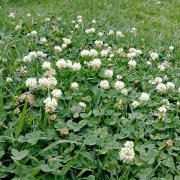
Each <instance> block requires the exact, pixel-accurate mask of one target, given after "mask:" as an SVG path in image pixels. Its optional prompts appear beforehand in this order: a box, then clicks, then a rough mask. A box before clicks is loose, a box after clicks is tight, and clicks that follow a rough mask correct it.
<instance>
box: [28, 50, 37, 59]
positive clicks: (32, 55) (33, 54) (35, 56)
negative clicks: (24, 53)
mask: <svg viewBox="0 0 180 180" xmlns="http://www.w3.org/2000/svg"><path fill="white" fill-rule="evenodd" d="M28 56H29V57H30V58H31V59H36V58H37V57H38V55H37V53H36V52H35V51H32V52H30V53H29V55H28Z"/></svg>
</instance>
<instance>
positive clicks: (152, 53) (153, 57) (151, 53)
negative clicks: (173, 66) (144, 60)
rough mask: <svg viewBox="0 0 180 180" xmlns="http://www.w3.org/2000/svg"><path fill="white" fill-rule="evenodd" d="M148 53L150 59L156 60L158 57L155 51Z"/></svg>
mask: <svg viewBox="0 0 180 180" xmlns="http://www.w3.org/2000/svg"><path fill="white" fill-rule="evenodd" d="M149 54H150V57H151V59H152V60H156V59H157V58H158V57H159V55H158V53H156V52H149Z"/></svg>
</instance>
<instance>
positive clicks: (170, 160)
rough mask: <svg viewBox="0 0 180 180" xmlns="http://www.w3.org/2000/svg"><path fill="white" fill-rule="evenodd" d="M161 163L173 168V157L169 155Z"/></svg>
mask: <svg viewBox="0 0 180 180" xmlns="http://www.w3.org/2000/svg"><path fill="white" fill-rule="evenodd" d="M163 164H164V165H165V166H167V167H169V168H173V169H174V168H175V164H174V160H173V157H169V158H167V159H166V160H164V161H163Z"/></svg>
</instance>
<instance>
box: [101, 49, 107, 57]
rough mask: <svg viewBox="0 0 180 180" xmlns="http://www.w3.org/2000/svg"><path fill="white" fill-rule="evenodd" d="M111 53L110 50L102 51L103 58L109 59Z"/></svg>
mask: <svg viewBox="0 0 180 180" xmlns="http://www.w3.org/2000/svg"><path fill="white" fill-rule="evenodd" d="M108 53H109V51H108V50H102V51H101V57H107V56H108Z"/></svg>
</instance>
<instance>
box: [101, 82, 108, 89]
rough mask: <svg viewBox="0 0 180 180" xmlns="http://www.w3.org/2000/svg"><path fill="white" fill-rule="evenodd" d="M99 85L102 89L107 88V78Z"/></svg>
mask: <svg viewBox="0 0 180 180" xmlns="http://www.w3.org/2000/svg"><path fill="white" fill-rule="evenodd" d="M99 85H100V87H101V88H102V89H109V82H108V81H107V80H102V81H101V82H100V84H99Z"/></svg>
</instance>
